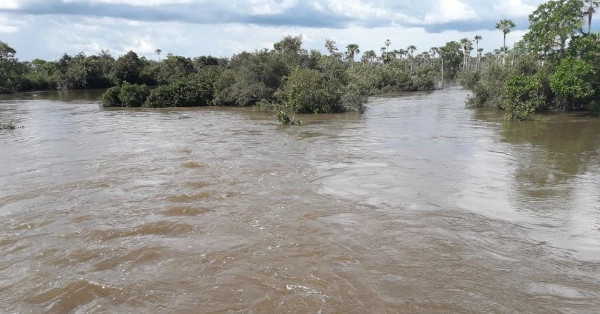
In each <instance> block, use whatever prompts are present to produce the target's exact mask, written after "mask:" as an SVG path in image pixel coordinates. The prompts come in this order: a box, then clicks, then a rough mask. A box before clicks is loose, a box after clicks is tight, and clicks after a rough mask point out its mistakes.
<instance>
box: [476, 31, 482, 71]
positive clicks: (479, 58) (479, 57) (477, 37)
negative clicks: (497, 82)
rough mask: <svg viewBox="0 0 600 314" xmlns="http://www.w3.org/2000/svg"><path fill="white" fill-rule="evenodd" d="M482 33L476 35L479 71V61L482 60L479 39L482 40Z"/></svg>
mask: <svg viewBox="0 0 600 314" xmlns="http://www.w3.org/2000/svg"><path fill="white" fill-rule="evenodd" d="M482 39H483V37H481V35H475V49H477V50H476V51H477V71H479V63H480V62H481V51H479V41H480V40H482Z"/></svg>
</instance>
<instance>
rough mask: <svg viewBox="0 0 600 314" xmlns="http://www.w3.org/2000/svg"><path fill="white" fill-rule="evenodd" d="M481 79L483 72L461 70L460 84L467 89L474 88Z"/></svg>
mask: <svg viewBox="0 0 600 314" xmlns="http://www.w3.org/2000/svg"><path fill="white" fill-rule="evenodd" d="M480 79H481V72H479V71H474V72H460V73H459V75H458V81H459V82H460V85H461V86H463V87H464V88H467V89H471V90H472V89H474V88H475V86H476V85H477V83H478V82H479V81H480Z"/></svg>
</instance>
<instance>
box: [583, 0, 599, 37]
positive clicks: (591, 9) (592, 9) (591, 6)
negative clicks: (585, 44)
mask: <svg viewBox="0 0 600 314" xmlns="http://www.w3.org/2000/svg"><path fill="white" fill-rule="evenodd" d="M599 6H600V1H596V0H588V1H587V8H586V9H585V11H583V16H587V18H588V31H587V33H588V35H589V34H591V32H592V15H594V13H596V8H598V7H599Z"/></svg>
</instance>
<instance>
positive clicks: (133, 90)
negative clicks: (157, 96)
mask: <svg viewBox="0 0 600 314" xmlns="http://www.w3.org/2000/svg"><path fill="white" fill-rule="evenodd" d="M149 95H150V89H149V88H148V86H146V85H138V84H129V83H127V82H126V83H125V84H123V85H121V89H120V91H119V101H120V102H121V104H122V105H123V106H125V107H141V106H142V105H143V104H144V102H146V99H147V98H148V96H149Z"/></svg>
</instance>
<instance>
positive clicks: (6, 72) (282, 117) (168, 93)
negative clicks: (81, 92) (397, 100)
mask: <svg viewBox="0 0 600 314" xmlns="http://www.w3.org/2000/svg"><path fill="white" fill-rule="evenodd" d="M599 3H600V2H599V1H594V0H588V1H581V0H563V1H558V0H551V1H547V2H545V3H542V4H541V5H540V6H539V7H538V9H537V10H535V11H534V12H532V13H531V15H530V16H529V21H530V27H529V31H528V33H527V34H526V35H525V36H524V37H523V39H522V40H521V41H520V42H518V43H517V44H516V45H515V46H514V47H513V48H512V49H511V48H509V47H507V46H506V37H507V35H509V34H510V33H511V30H512V29H513V28H514V27H515V24H514V22H512V21H511V20H506V19H503V20H501V21H499V22H498V23H497V24H496V25H495V26H496V28H497V29H498V30H499V31H500V32H501V34H502V38H503V46H502V47H500V48H499V49H496V50H495V51H493V52H487V53H485V54H484V53H483V48H480V47H479V43H480V41H481V40H483V38H482V37H481V36H479V35H476V36H474V38H473V39H469V38H463V39H461V40H459V41H450V42H448V43H446V44H445V45H444V46H441V47H432V48H431V49H429V50H427V51H425V52H422V53H418V54H417V53H416V51H417V47H415V46H414V45H409V46H408V47H407V48H406V49H393V48H392V42H391V41H390V40H389V39H388V40H386V41H385V42H384V43H383V46H382V47H381V49H379V52H376V50H367V51H364V52H362V56H359V54H360V53H361V50H360V47H359V46H358V44H354V43H351V44H348V45H347V46H346V50H345V51H340V50H339V49H338V47H337V46H336V42H335V41H333V40H330V39H328V40H327V41H326V42H325V48H326V49H327V52H328V53H327V54H323V53H321V52H319V51H317V50H311V51H307V50H305V49H303V48H302V37H301V36H287V37H285V38H283V39H282V40H281V41H279V42H277V43H275V44H274V45H273V47H272V49H262V50H258V51H254V52H245V51H244V52H241V53H239V54H236V55H233V56H232V57H231V58H228V59H225V58H215V57H212V56H201V57H196V58H188V57H183V56H177V55H172V54H167V56H166V58H163V59H161V55H160V54H161V52H162V51H161V50H160V49H157V50H156V56H157V58H156V59H157V60H150V59H147V58H145V57H141V58H140V57H138V55H137V54H136V53H135V52H133V51H130V52H128V53H126V54H125V55H123V56H120V57H118V58H116V59H115V58H113V57H112V56H111V54H110V53H109V52H108V51H104V50H103V51H101V52H100V53H99V54H98V55H93V56H87V55H85V54H84V53H79V54H77V55H75V56H70V55H67V54H64V55H63V56H62V57H61V58H60V59H59V60H57V61H50V62H49V61H44V60H40V59H35V60H33V61H31V62H20V61H18V59H17V58H16V57H15V55H16V51H15V50H14V49H13V48H11V47H10V46H8V45H7V44H6V43H4V42H1V41H0V93H10V92H15V91H26V90H44V89H91V88H108V89H107V90H106V92H105V93H104V94H103V95H102V97H101V99H100V103H101V105H102V106H103V107H150V108H164V107H191V106H209V105H219V106H241V107H249V106H260V107H261V108H269V109H271V110H273V111H274V112H275V113H276V117H277V119H278V120H279V121H280V122H282V123H284V124H296V123H299V121H298V120H296V117H295V115H296V114H297V113H335V112H344V111H359V112H362V111H364V110H365V103H366V99H367V96H369V95H374V94H383V93H397V92H401V91H416V90H432V89H435V88H436V87H438V86H441V87H443V86H444V85H445V84H446V83H448V82H454V81H455V80H458V81H459V82H460V83H461V84H462V85H463V86H464V87H465V88H468V89H471V90H472V91H473V96H472V97H470V98H469V99H468V100H467V104H468V105H469V106H472V107H488V108H496V109H500V110H504V111H505V112H506V117H507V119H511V120H526V119H533V118H535V117H536V115H537V114H539V113H544V112H547V111H550V110H561V111H566V110H586V111H589V112H591V113H593V114H595V115H599V114H600V75H599V74H600V35H599V34H598V33H592V32H591V25H590V24H591V22H592V15H593V14H594V13H595V12H596V9H597V8H598V7H599ZM586 24H587V25H586ZM584 26H587V28H586V29H587V31H584ZM474 45H475V47H474ZM473 50H475V53H476V55H475V57H472V52H473Z"/></svg>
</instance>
